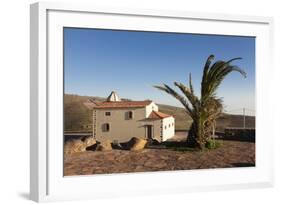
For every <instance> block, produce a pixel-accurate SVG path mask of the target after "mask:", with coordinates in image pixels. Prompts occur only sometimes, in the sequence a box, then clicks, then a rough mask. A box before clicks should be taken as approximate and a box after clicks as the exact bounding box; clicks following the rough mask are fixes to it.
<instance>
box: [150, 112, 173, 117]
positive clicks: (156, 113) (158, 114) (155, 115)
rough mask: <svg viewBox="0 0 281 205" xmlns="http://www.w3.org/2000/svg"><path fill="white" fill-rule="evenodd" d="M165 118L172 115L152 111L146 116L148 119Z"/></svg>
mask: <svg viewBox="0 0 281 205" xmlns="http://www.w3.org/2000/svg"><path fill="white" fill-rule="evenodd" d="M166 117H172V115H168V114H165V113H163V112H156V111H152V112H151V113H150V115H149V116H148V118H149V119H164V118H166Z"/></svg>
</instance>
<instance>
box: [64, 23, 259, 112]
mask: <svg viewBox="0 0 281 205" xmlns="http://www.w3.org/2000/svg"><path fill="white" fill-rule="evenodd" d="M210 54H214V55H215V59H216V60H229V59H231V58H235V57H242V58H243V59H242V60H240V61H235V62H234V64H236V65H238V66H239V67H241V68H243V69H244V70H245V71H246V72H247V78H246V79H244V78H243V77H242V76H240V75H239V74H238V73H232V74H230V75H229V76H228V77H227V78H226V80H225V81H224V82H223V83H222V84H221V87H220V88H219V90H218V96H221V97H223V100H224V105H225V108H226V110H233V109H237V108H242V107H246V108H250V109H255V38H254V37H238V36H220V35H198V34H196V35H194V34H177V33H158V32H133V31H116V30H115V31H113V30H98V29H77V28H64V72H65V93H68V94H79V95H89V96H100V97H106V96H108V95H109V94H110V92H111V91H112V90H115V91H116V92H117V93H118V94H119V96H120V97H121V98H130V99H133V100H145V99H151V100H153V101H155V102H156V103H162V104H169V105H176V106H181V105H180V104H179V103H178V102H177V101H176V100H175V99H174V98H172V97H171V96H169V95H167V94H165V93H163V92H160V91H159V90H156V89H155V88H153V87H152V85H157V84H161V83H166V84H169V85H171V86H173V82H174V81H180V82H184V83H185V82H188V74H189V73H190V72H191V73H192V77H193V84H194V87H195V91H196V92H197V93H198V94H199V89H200V82H201V76H202V69H203V66H204V64H205V61H206V59H207V57H208V56H209V55H210Z"/></svg>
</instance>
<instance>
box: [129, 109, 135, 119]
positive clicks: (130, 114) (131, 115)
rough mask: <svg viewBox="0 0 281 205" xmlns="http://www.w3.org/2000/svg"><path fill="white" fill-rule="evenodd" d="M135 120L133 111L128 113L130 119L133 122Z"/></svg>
mask: <svg viewBox="0 0 281 205" xmlns="http://www.w3.org/2000/svg"><path fill="white" fill-rule="evenodd" d="M133 118H134V115H133V111H129V112H128V119H129V120H131V119H133Z"/></svg>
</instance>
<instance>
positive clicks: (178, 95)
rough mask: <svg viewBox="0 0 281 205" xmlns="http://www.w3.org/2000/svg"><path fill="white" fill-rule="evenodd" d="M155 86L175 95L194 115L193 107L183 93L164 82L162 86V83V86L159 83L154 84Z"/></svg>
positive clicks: (189, 112)
mask: <svg viewBox="0 0 281 205" xmlns="http://www.w3.org/2000/svg"><path fill="white" fill-rule="evenodd" d="M153 87H155V88H157V89H159V90H162V91H164V92H166V93H168V94H169V95H171V96H173V97H174V98H176V99H177V100H178V101H180V102H181V104H182V105H183V106H184V107H185V108H186V110H187V112H188V114H190V115H192V108H191V107H190V106H189V103H188V102H187V101H186V100H185V98H184V97H183V96H182V95H180V94H179V93H177V92H176V91H175V90H173V89H172V88H171V87H169V86H168V85H166V84H163V85H162V86H161V85H160V86H159V85H154V86H153Z"/></svg>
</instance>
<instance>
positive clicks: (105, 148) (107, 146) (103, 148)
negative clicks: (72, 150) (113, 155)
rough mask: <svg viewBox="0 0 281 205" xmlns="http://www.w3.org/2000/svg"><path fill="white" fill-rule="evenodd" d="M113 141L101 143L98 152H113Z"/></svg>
mask: <svg viewBox="0 0 281 205" xmlns="http://www.w3.org/2000/svg"><path fill="white" fill-rule="evenodd" d="M111 143H112V142H111V141H110V140H105V141H102V142H100V143H99V144H98V145H97V151H110V150H112V145H111Z"/></svg>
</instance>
